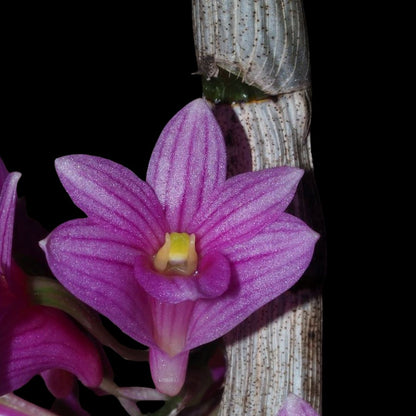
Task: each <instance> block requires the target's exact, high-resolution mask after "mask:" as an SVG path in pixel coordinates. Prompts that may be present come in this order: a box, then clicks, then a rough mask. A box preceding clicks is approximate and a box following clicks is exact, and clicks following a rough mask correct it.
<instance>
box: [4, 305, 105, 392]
mask: <svg viewBox="0 0 416 416" xmlns="http://www.w3.org/2000/svg"><path fill="white" fill-rule="evenodd" d="M6 318H7V319H2V322H1V325H0V339H1V343H0V368H1V369H2V377H1V378H0V396H1V395H2V394H6V393H8V392H10V391H13V390H16V389H18V388H20V387H21V386H23V385H24V384H25V383H27V382H28V381H29V380H30V379H31V378H32V377H33V376H35V375H36V374H39V373H41V372H43V371H45V370H48V369H51V368H60V369H64V370H66V371H68V372H70V373H72V374H75V375H76V376H77V377H78V378H79V380H80V381H81V382H82V383H83V384H84V385H86V386H88V387H98V386H99V384H100V382H101V380H102V377H103V373H102V364H101V358H100V356H99V354H98V352H97V350H96V348H95V346H94V344H93V343H92V342H91V341H90V340H89V339H88V338H87V336H86V335H84V334H83V333H82V332H81V331H80V330H79V327H78V326H77V325H75V324H74V323H73V322H72V321H71V320H70V319H69V318H67V316H66V315H65V314H64V313H63V312H61V311H58V310H56V309H52V308H47V307H42V306H33V307H28V308H26V310H22V309H19V310H18V311H17V310H13V309H12V310H10V311H9V314H8V316H7V317H6Z"/></svg>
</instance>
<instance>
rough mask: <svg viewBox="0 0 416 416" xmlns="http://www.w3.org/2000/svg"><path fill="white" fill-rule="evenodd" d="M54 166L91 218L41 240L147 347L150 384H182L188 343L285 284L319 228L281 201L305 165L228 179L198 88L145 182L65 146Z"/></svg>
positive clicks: (302, 265) (60, 274)
mask: <svg viewBox="0 0 416 416" xmlns="http://www.w3.org/2000/svg"><path fill="white" fill-rule="evenodd" d="M56 169H57V173H58V176H59V178H60V180H61V182H62V184H63V186H64V187H65V189H66V191H67V192H68V193H69V195H70V196H71V198H72V200H73V201H74V203H75V204H76V205H77V206H78V207H79V208H81V209H82V210H83V211H84V212H85V214H86V215H87V218H82V219H76V220H72V221H69V222H66V223H64V224H62V225H60V226H59V227H57V228H56V229H55V230H54V231H52V233H51V234H50V235H49V236H48V237H47V238H46V239H45V240H43V241H42V242H41V246H42V248H43V249H44V251H45V252H46V256H47V260H48V263H49V266H50V267H51V269H52V271H53V273H54V274H55V276H56V277H57V278H58V280H60V282H61V283H62V284H63V285H64V286H65V287H66V288H67V289H68V290H69V291H71V292H72V293H73V294H74V295H75V296H77V297H78V298H80V299H81V300H82V301H84V302H85V303H87V304H89V305H90V306H92V307H93V308H95V309H96V310H97V311H98V312H100V313H101V314H103V315H105V316H106V317H108V318H109V319H110V320H111V321H112V322H113V323H114V324H116V325H117V326H118V327H119V328H120V329H121V330H123V331H124V332H125V333H126V334H128V335H129V336H131V337H132V338H134V339H135V340H137V341H139V342H140V343H142V344H144V345H147V346H149V347H150V368H151V372H152V377H153V380H154V383H155V385H156V387H157V388H158V389H159V390H160V391H162V392H164V393H166V394H169V395H175V394H177V393H178V392H179V390H180V389H181V387H182V385H183V382H184V379H185V374H186V368H187V362H188V355H189V351H190V350H191V349H192V348H195V347H197V346H200V345H202V344H205V343H207V342H210V341H212V340H214V339H216V338H218V337H221V336H222V335H224V334H225V333H226V332H228V331H229V330H231V329H232V328H233V327H235V326H236V325H237V324H239V323H240V322H242V321H243V320H244V319H245V318H246V317H247V316H248V315H250V314H251V313H252V312H254V311H255V310H256V309H258V308H260V307H261V306H263V305H264V304H265V303H267V302H269V301H270V300H272V299H274V298H276V297H277V296H279V295H280V294H281V293H282V292H284V291H285V290H287V289H288V288H290V287H291V286H292V285H293V284H294V283H295V282H296V281H297V280H298V279H299V278H300V277H301V275H302V274H303V272H304V270H305V269H306V267H307V266H308V264H309V262H310V260H311V257H312V254H313V249H314V245H315V242H316V240H317V238H318V235H317V234H316V233H315V232H314V231H312V230H311V229H310V228H309V227H307V226H306V225H305V224H304V223H303V222H302V221H300V220H299V219H298V218H295V217H293V216H291V215H289V214H287V213H285V212H284V210H285V209H286V207H287V206H288V204H289V203H290V201H291V200H292V198H293V196H294V193H295V190H296V187H297V184H298V182H299V180H300V178H301V177H302V174H303V171H302V170H300V169H297V168H289V167H280V168H272V169H266V170H262V171H258V172H249V173H244V174H241V175H237V176H234V177H232V178H230V179H227V180H226V150H225V144H224V139H223V137H222V133H221V130H220V128H219V126H218V124H217V122H216V120H215V118H214V116H213V114H212V112H211V110H210V108H209V107H208V105H207V104H206V102H205V101H204V100H203V99H197V100H195V101H193V102H191V103H190V104H188V105H187V106H186V107H184V108H183V109H182V110H181V111H180V112H179V113H177V114H176V115H175V116H174V117H173V118H172V120H170V122H169V123H168V124H167V125H166V127H165V128H164V130H163V131H162V133H161V136H160V138H159V140H158V142H157V144H156V146H155V149H154V151H153V154H152V156H151V159H150V163H149V167H148V171H147V182H144V181H142V180H140V179H139V178H138V177H137V176H136V175H135V174H134V173H133V172H131V171H130V170H128V169H127V168H125V167H123V166H121V165H118V164H116V163H114V162H112V161H110V160H107V159H103V158H99V157H94V156H88V155H71V156H66V157H62V158H59V159H57V160H56Z"/></svg>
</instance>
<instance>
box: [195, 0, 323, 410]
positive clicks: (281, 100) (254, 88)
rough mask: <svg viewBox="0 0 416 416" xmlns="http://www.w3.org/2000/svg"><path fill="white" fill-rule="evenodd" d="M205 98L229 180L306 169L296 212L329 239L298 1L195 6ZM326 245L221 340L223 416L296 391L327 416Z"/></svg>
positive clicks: (269, 406) (203, 1) (263, 406)
mask: <svg viewBox="0 0 416 416" xmlns="http://www.w3.org/2000/svg"><path fill="white" fill-rule="evenodd" d="M193 26H194V41H195V50H196V57H197V61H198V70H199V73H200V74H201V76H202V78H203V84H204V95H205V96H206V97H207V98H208V99H209V100H210V101H211V102H212V103H213V105H214V112H215V114H216V117H217V119H218V120H219V122H220V124H221V126H222V129H223V132H224V136H225V137H226V140H227V152H228V163H229V174H230V175H234V174H237V173H241V172H245V171H249V170H255V171H257V170H261V169H264V168H269V167H273V166H296V167H301V168H303V169H305V175H304V177H303V179H302V181H301V183H300V186H299V188H298V191H297V194H296V196H295V199H294V201H293V203H292V205H291V212H294V213H296V215H298V216H300V217H301V218H303V219H304V220H305V221H306V222H307V223H308V224H309V225H311V226H312V227H313V228H314V229H315V230H317V231H318V232H320V233H321V234H324V226H323V218H322V211H321V207H320V202H319V196H318V193H317V188H316V184H315V180H314V171H313V162H312V153H311V142H310V122H311V83H310V61H309V45H308V36H307V28H306V23H305V18H304V11H303V5H302V0H295V1H292V0H290V1H289V0H284V1H280V2H277V1H275V0H260V1H242V2H235V1H232V0H225V1H218V0H214V1H211V0H193ZM324 241H325V239H324V238H321V240H320V241H319V242H318V245H317V247H316V251H315V255H314V256H315V257H314V260H313V264H312V265H311V266H310V267H309V269H308V270H307V272H306V275H307V276H305V277H304V278H303V279H302V281H301V282H302V283H303V284H300V285H297V286H296V287H295V288H294V289H293V290H290V291H288V292H286V293H284V294H283V295H282V296H280V297H279V298H277V299H276V300H274V301H272V302H270V303H269V304H267V305H266V306H265V307H264V308H262V309H260V310H259V311H257V312H255V313H254V314H253V315H251V316H250V317H249V318H248V319H247V320H246V321H245V322H244V323H243V324H241V325H239V326H238V327H237V328H236V329H234V330H233V331H231V332H230V333H229V334H227V335H226V336H225V341H226V351H227V362H228V369H227V375H226V380H225V390H224V394H223V398H222V402H221V405H220V410H219V415H220V416H234V415H235V416H239V415H248V414H250V415H253V416H274V413H273V412H275V409H278V408H280V407H281V406H282V403H283V401H284V400H285V398H286V396H287V395H288V394H289V393H290V392H292V393H296V394H297V395H298V396H300V397H302V398H304V399H306V400H307V401H308V402H310V403H311V404H312V405H313V407H314V408H315V409H317V410H318V411H319V412H320V411H321V407H322V403H321V394H322V390H321V389H322V385H321V361H322V355H321V354H322V348H321V342H322V280H323V277H324V276H325V242H324Z"/></svg>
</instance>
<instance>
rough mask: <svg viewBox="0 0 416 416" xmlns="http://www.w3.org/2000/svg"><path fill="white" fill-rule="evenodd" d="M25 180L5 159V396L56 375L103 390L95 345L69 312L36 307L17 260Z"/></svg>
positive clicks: (1, 203) (1, 169) (1, 364)
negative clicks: (67, 375)
mask: <svg viewBox="0 0 416 416" xmlns="http://www.w3.org/2000/svg"><path fill="white" fill-rule="evenodd" d="M20 176H21V174H20V173H18V172H12V173H9V172H8V171H7V169H6V167H5V166H4V163H3V161H2V160H1V159H0V189H1V193H0V396H2V395H4V394H7V393H10V392H12V391H14V390H16V389H18V388H20V387H22V386H23V385H24V384H26V383H27V382H28V381H29V380H30V379H31V378H32V377H33V376H35V375H37V374H41V373H43V372H45V371H46V370H52V369H63V370H66V371H68V372H69V373H71V374H74V375H75V376H77V377H78V378H79V380H81V382H82V383H84V384H85V385H86V386H89V387H97V386H99V384H100V383H101V380H102V378H103V370H102V364H101V358H100V355H99V353H98V350H97V349H96V348H95V346H94V344H93V342H92V341H91V340H90V339H89V338H88V337H87V336H86V335H85V334H84V333H83V332H82V331H81V330H80V329H79V327H78V326H77V325H76V324H75V323H74V322H73V321H72V320H71V319H70V318H68V317H67V316H66V315H65V314H64V313H63V312H61V311H58V310H56V309H52V308H49V307H45V306H40V305H35V304H33V303H32V302H31V299H30V295H29V293H28V288H27V276H26V275H25V273H24V272H23V271H22V270H21V269H20V268H19V266H18V265H17V264H16V263H15V262H14V261H13V259H12V242H13V228H14V216H15V207H16V200H17V191H16V189H17V184H18V181H19V178H20ZM59 390H60V388H58V387H57V388H56V391H59Z"/></svg>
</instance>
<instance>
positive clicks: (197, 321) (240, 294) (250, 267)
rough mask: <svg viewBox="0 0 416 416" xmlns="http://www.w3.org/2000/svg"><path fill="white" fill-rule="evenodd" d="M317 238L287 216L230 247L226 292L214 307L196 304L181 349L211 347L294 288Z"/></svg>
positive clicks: (301, 224) (204, 300) (213, 304)
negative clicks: (229, 277) (231, 270)
mask: <svg viewBox="0 0 416 416" xmlns="http://www.w3.org/2000/svg"><path fill="white" fill-rule="evenodd" d="M317 239H318V234H317V233H315V232H314V231H312V230H311V229H310V228H309V227H308V226H307V225H306V224H304V223H303V222H302V221H301V220H299V219H298V218H296V217H292V216H291V215H289V214H286V213H284V214H282V215H281V216H280V219H279V221H278V222H276V223H275V224H273V225H272V226H269V227H268V228H266V229H265V230H263V231H262V232H260V233H259V234H257V235H256V236H255V237H254V238H252V239H250V240H248V241H246V242H243V243H240V244H237V245H235V246H229V247H228V251H227V252H226V253H224V254H225V255H226V256H227V257H228V258H229V260H230V262H231V263H232V264H233V267H234V276H233V278H232V280H231V283H230V287H229V289H228V290H227V291H226V292H225V293H224V294H223V295H222V296H220V297H218V298H215V299H214V300H213V301H210V300H206V299H200V300H198V301H197V302H196V304H195V307H194V311H193V314H192V318H191V322H190V325H189V330H188V342H187V344H186V348H189V349H190V348H194V347H196V346H198V345H202V344H205V343H207V342H210V341H212V340H214V339H216V338H218V337H221V336H222V335H224V334H225V333H227V332H228V331H229V330H231V329H232V328H234V327H235V326H237V325H238V324H239V323H240V322H242V321H243V320H244V319H245V318H247V317H248V316H249V315H250V314H251V313H253V312H254V311H255V310H257V309H259V308H260V307H261V306H263V305H265V304H266V303H267V302H269V301H271V300H272V299H274V298H276V297H277V296H279V295H280V294H281V293H283V292H284V291H286V290H287V289H289V288H290V287H291V286H293V285H294V284H295V283H296V281H297V280H298V279H299V278H300V277H301V276H302V274H303V273H304V271H305V269H306V268H307V266H308V265H309V262H310V260H311V258H312V254H313V250H314V246H315V243H316V241H317Z"/></svg>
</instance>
